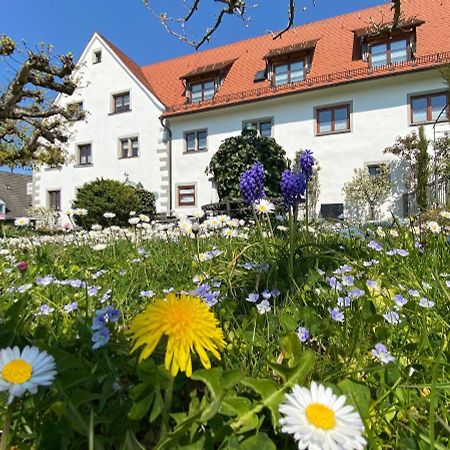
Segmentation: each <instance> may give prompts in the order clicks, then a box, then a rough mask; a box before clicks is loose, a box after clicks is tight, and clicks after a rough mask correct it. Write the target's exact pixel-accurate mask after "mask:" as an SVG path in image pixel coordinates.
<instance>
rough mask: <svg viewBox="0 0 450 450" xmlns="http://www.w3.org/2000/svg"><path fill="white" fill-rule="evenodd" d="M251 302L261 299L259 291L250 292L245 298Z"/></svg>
mask: <svg viewBox="0 0 450 450" xmlns="http://www.w3.org/2000/svg"><path fill="white" fill-rule="evenodd" d="M245 300H247V301H248V302H250V303H256V302H257V301H258V300H259V294H258V293H257V292H252V293H251V294H248V297H247V298H246V299H245Z"/></svg>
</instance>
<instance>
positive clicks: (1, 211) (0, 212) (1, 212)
mask: <svg viewBox="0 0 450 450" xmlns="http://www.w3.org/2000/svg"><path fill="white" fill-rule="evenodd" d="M5 214H6V205H5V202H4V201H3V200H0V219H4V218H5Z"/></svg>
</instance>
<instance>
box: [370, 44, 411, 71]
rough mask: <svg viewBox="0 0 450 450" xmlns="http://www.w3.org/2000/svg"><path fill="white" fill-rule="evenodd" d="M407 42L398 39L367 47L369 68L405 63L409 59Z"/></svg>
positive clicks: (409, 53)
mask: <svg viewBox="0 0 450 450" xmlns="http://www.w3.org/2000/svg"><path fill="white" fill-rule="evenodd" d="M409 50H410V47H409V41H408V40H407V39H399V40H395V41H389V42H384V43H379V44H371V45H369V53H370V66H371V67H378V66H384V65H386V64H395V63H400V62H406V61H409V60H410V59H411V52H410V51H409Z"/></svg>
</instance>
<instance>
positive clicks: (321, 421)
mask: <svg viewBox="0 0 450 450" xmlns="http://www.w3.org/2000/svg"><path fill="white" fill-rule="evenodd" d="M306 417H307V418H308V420H309V422H310V423H311V424H312V425H314V426H315V427H317V428H321V429H322V430H331V429H332V428H334V426H335V425H336V416H335V414H334V411H333V410H332V409H330V408H328V406H325V405H322V404H321V403H311V404H310V405H309V406H308V407H307V408H306Z"/></svg>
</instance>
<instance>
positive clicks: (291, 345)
mask: <svg viewBox="0 0 450 450" xmlns="http://www.w3.org/2000/svg"><path fill="white" fill-rule="evenodd" d="M284 316H286V314H284V315H283V317H284ZM295 323H297V321H295ZM281 349H282V350H283V353H284V355H285V356H286V358H287V359H290V358H294V357H296V356H299V355H300V354H301V353H302V346H301V344H300V340H299V338H298V335H297V333H289V334H288V335H287V336H286V337H284V338H283V340H282V341H281Z"/></svg>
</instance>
